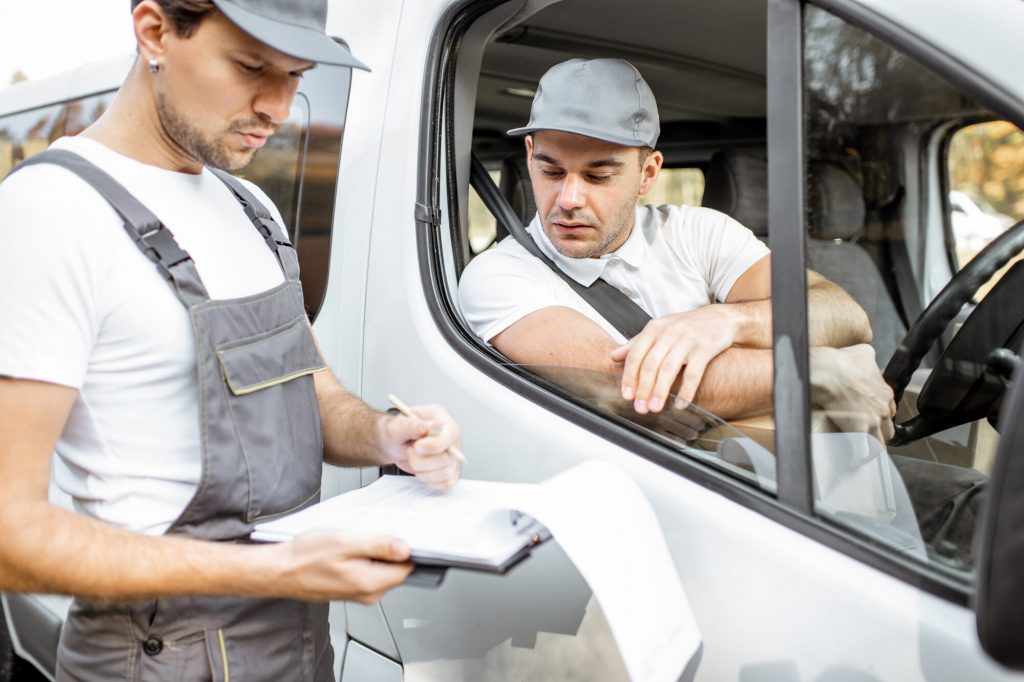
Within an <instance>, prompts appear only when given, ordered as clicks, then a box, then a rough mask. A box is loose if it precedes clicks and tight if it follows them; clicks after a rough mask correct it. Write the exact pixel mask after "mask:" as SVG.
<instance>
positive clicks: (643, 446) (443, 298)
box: [410, 0, 971, 607]
mask: <svg viewBox="0 0 1024 682" xmlns="http://www.w3.org/2000/svg"><path fill="white" fill-rule="evenodd" d="M508 1H509V0H463V1H462V2H457V3H453V4H452V5H451V6H449V7H448V8H447V9H446V11H445V12H444V13H443V14H442V15H441V17H440V18H439V19H438V22H437V24H435V26H434V29H433V32H432V35H431V40H430V44H429V47H428V54H427V58H426V60H425V64H426V66H425V70H424V81H423V99H422V102H421V107H420V116H421V118H420V139H419V143H418V153H417V167H416V176H417V177H416V203H415V205H414V206H412V207H410V212H411V213H412V217H414V219H415V221H416V223H417V225H416V245H417V255H418V262H419V269H420V280H421V283H422V286H423V291H424V295H425V299H426V303H427V307H428V309H429V311H430V314H431V317H432V318H433V320H434V323H435V324H436V325H437V329H438V331H439V332H440V333H441V335H442V336H443V337H444V338H445V340H446V342H447V343H448V344H449V345H450V346H451V347H452V348H453V350H455V351H456V352H457V353H458V354H459V355H460V356H462V357H463V358H464V359H465V360H466V361H467V362H468V363H469V364H470V365H471V366H472V367H474V368H475V369H476V370H478V371H480V372H481V373H482V374H484V375H486V376H487V377H489V378H491V379H493V380H494V381H496V382H498V383H500V384H501V385H503V386H505V387H506V388H509V389H510V390H512V391H515V392H516V393H518V394H519V395H521V396H523V397H524V398H526V399H528V400H530V401H531V402H534V403H536V404H538V405H540V406H542V407H544V408H545V409H546V410H548V411H549V412H552V413H553V414H556V415H558V416H559V417H562V418H563V419H566V420H567V421H569V422H571V423H574V424H579V425H582V426H583V427H584V428H586V429H587V430H589V431H590V432H591V433H594V434H595V435H597V436H599V437H601V438H604V439H605V440H608V441H609V442H611V443H613V444H614V445H617V446H619V447H622V448H624V449H626V450H629V451H631V452H633V453H635V454H636V455H638V456H640V457H643V458H645V459H647V460H649V461H651V462H653V463H655V464H658V465H659V466H661V467H663V468H665V469H666V470H668V471H671V472H672V473H675V474H677V475H679V476H682V477H683V478H685V479H687V480H689V481H692V482H694V483H696V484H698V485H700V486H702V487H704V488H707V489H709V490H711V491H713V492H715V493H717V494H719V495H721V496H723V497H724V498H726V499H728V500H730V501H732V502H735V503H737V504H739V505H741V506H743V507H745V508H747V509H749V510H751V511H753V512H755V513H758V514H760V515H762V516H764V517H766V518H768V519H770V520H772V521H775V522H777V523H779V524H781V525H782V526H784V527H786V528H788V529H790V530H792V531H794V532H796V533H799V534H800V535H803V536H804V537H806V538H808V539H809V540H811V541H814V542H818V543H820V544H822V545H824V546H826V547H828V548H830V549H833V550H835V551H837V552H840V553H841V554H843V555H845V556H848V557H850V558H852V559H854V560H856V561H859V562H861V563H863V564H865V565H867V566H870V567H871V568H874V569H876V570H878V571H880V572H882V573H884V574H886V575H889V576H891V577H893V578H896V579H898V580H900V581H901V582H903V583H906V584H908V585H910V586H912V587H915V588H917V589H919V590H922V591H923V592H926V593H928V594H931V595H933V596H936V597H938V598H940V599H944V600H946V601H949V602H951V603H954V604H957V605H959V606H963V607H969V605H970V602H969V600H970V597H971V594H970V593H969V592H968V587H967V585H965V583H964V582H963V581H962V580H961V579H960V578H958V577H956V576H953V575H951V574H949V573H946V572H944V571H942V570H941V569H939V568H937V567H935V566H931V565H925V564H922V563H920V562H918V561H916V560H914V559H911V558H909V557H905V556H901V555H898V554H894V553H893V552H892V550H891V548H889V547H887V546H884V545H881V544H879V543H878V542H877V541H875V540H874V539H873V538H871V537H868V536H865V535H861V534H858V533H857V532H856V531H853V530H850V529H846V528H842V527H839V526H836V525H833V524H831V523H828V522H826V521H824V520H823V519H822V518H820V517H818V516H814V515H808V514H805V513H803V512H801V511H799V510H797V509H794V508H793V507H792V506H789V505H786V504H783V503H782V502H780V501H779V500H778V499H776V498H775V497H772V496H770V495H768V494H766V493H764V492H762V491H759V490H754V489H752V488H751V487H750V486H748V485H746V484H744V483H743V482H742V481H740V480H738V479H735V478H733V477H731V476H729V475H727V474H725V473H724V472H721V471H718V470H716V469H713V468H711V467H709V466H707V465H705V464H701V463H699V462H697V461H696V460H694V459H691V458H688V457H680V456H678V455H675V454H672V453H670V451H669V450H668V449H667V448H666V447H665V446H664V445H662V444H659V443H657V442H656V441H654V440H653V439H652V438H650V437H648V436H645V435H642V434H641V433H640V432H639V430H638V429H632V428H629V427H628V426H625V425H622V424H618V423H616V422H614V421H612V420H611V419H609V418H608V416H607V415H606V414H604V413H600V414H598V413H597V412H596V411H595V410H594V409H592V408H588V407H587V406H586V405H584V404H582V403H581V402H579V401H576V400H573V399H572V398H571V397H569V396H566V395H559V394H557V393H555V392H552V391H550V390H548V389H546V388H542V387H541V386H539V385H538V384H537V382H536V380H535V379H534V378H532V377H531V375H529V374H528V373H527V372H526V371H525V370H524V369H522V368H519V367H517V366H515V365H511V364H509V362H508V361H507V360H506V359H504V358H503V357H502V356H500V355H499V354H498V353H496V352H494V351H493V350H491V349H489V348H486V347H485V346H484V345H483V344H481V343H480V342H479V340H477V339H476V337H475V336H473V334H472V332H471V331H470V330H468V329H467V328H466V327H464V326H463V325H462V324H460V323H459V322H458V321H457V320H458V319H459V317H458V313H457V308H456V303H455V301H453V300H452V298H451V296H450V292H449V289H448V286H447V284H446V281H445V279H444V278H445V273H444V264H443V262H442V257H443V253H442V234H441V231H442V230H444V229H447V226H446V225H442V223H441V209H440V201H441V197H440V180H441V160H442V149H441V146H442V145H441V132H442V125H443V120H444V119H443V115H442V114H443V104H444V102H443V97H442V85H443V83H444V82H445V77H446V76H448V75H450V74H449V70H450V69H454V66H455V61H456V59H455V58H456V57H457V54H458V42H459V39H460V38H461V36H462V35H463V34H464V33H465V31H466V29H468V27H469V26H470V25H471V24H472V23H473V22H474V21H475V20H476V19H477V18H479V17H480V16H481V15H483V14H484V13H486V12H487V11H489V10H491V9H493V8H495V7H497V6H498V5H501V4H503V3H505V2H508ZM447 138H448V139H449V140H450V139H451V136H447ZM444 151H445V156H447V153H449V152H450V151H451V150H444Z"/></svg>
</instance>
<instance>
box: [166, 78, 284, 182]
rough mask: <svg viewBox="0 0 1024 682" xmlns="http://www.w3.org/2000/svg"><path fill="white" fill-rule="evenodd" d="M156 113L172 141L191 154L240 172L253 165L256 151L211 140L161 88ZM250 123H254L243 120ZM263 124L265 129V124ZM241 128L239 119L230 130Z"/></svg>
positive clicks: (203, 161) (195, 157) (201, 160)
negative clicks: (181, 111)
mask: <svg viewBox="0 0 1024 682" xmlns="http://www.w3.org/2000/svg"><path fill="white" fill-rule="evenodd" d="M156 114H157V117H158V119H159V121H160V125H161V126H162V127H163V129H164V132H165V133H166V134H167V136H168V137H170V138H171V141H172V142H173V143H174V144H175V145H177V146H178V147H179V148H180V149H181V150H182V151H184V152H185V153H186V154H188V155H189V156H190V157H192V158H193V159H195V160H196V161H198V162H199V163H201V164H203V165H204V166H211V167H213V168H220V169H223V170H226V171H237V170H239V169H241V168H244V167H246V166H248V165H249V162H251V161H252V159H253V156H255V150H253V151H251V152H249V153H248V154H245V153H244V152H234V153H233V152H232V151H231V150H230V149H228V147H227V145H226V144H224V143H223V142H219V141H217V140H213V139H210V138H208V137H206V136H204V135H203V133H202V132H200V131H199V130H198V129H197V128H196V127H195V126H193V125H192V124H191V123H189V121H188V120H187V119H186V118H185V117H184V116H183V115H182V114H181V113H180V112H179V111H178V110H177V109H175V108H174V106H173V105H172V104H171V103H170V101H168V99H167V97H166V96H165V95H164V93H163V92H162V91H160V90H157V92H156ZM241 123H244V124H246V125H250V124H251V122H249V121H244V122H241ZM258 125H259V127H261V128H265V127H266V125H265V124H263V123H259V124H258ZM236 127H240V126H239V123H238V122H235V123H232V125H231V126H230V128H229V130H231V129H234V128H236Z"/></svg>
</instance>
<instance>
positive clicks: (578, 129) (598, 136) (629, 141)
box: [505, 125, 648, 147]
mask: <svg viewBox="0 0 1024 682" xmlns="http://www.w3.org/2000/svg"><path fill="white" fill-rule="evenodd" d="M539 130H555V131H557V132H560V133H572V134H573V135H582V136H583V137H592V138H594V139H595V140H602V141H603V142H611V143H612V144H621V145H623V146H626V147H646V146H648V144H647V143H646V142H644V141H643V140H638V139H637V138H635V137H618V136H616V135H608V134H607V133H602V132H600V131H597V130H590V129H589V128H584V127H582V126H571V125H565V126H558V125H551V126H527V127H525V128H513V129H512V130H509V131H507V132H506V133H505V134H506V135H509V136H512V137H518V136H521V135H529V134H530V133H535V132H537V131H539Z"/></svg>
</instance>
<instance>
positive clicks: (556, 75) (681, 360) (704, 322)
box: [459, 59, 895, 440]
mask: <svg viewBox="0 0 1024 682" xmlns="http://www.w3.org/2000/svg"><path fill="white" fill-rule="evenodd" d="M659 132H660V127H659V118H658V111H657V105H656V103H655V100H654V95H653V94H652V93H651V90H650V88H649V87H648V85H647V83H646V82H645V81H644V79H643V78H642V76H641V75H640V73H639V72H638V71H637V70H636V68H634V67H633V66H632V65H631V64H629V63H628V62H625V61H622V60H619V59H595V60H589V61H587V60H582V59H574V60H570V61H568V62H563V63H561V64H558V65H556V66H554V67H553V68H551V69H550V70H549V71H548V72H547V73H546V74H545V75H544V77H543V78H541V80H540V83H539V85H538V88H537V94H536V96H535V97H534V100H533V107H532V110H531V114H530V121H529V124H528V125H527V126H526V127H523V128H517V129H515V130H511V131H509V134H510V135H516V136H518V135H523V136H525V143H526V155H527V161H528V165H529V172H530V180H531V184H532V187H533V193H534V197H535V198H536V202H537V209H538V213H537V215H536V216H535V217H534V218H533V221H532V222H531V223H530V225H529V228H528V229H529V232H530V235H531V237H532V238H533V240H534V241H535V242H536V244H537V246H538V247H539V248H540V250H541V251H542V252H543V253H544V254H545V255H547V256H548V258H550V259H551V260H552V261H553V262H554V263H555V264H556V265H557V267H559V268H561V269H562V270H563V272H565V273H566V274H568V275H569V276H570V277H571V278H573V279H574V280H576V281H577V282H579V283H581V284H583V285H584V286H589V285H590V284H592V283H593V282H594V281H595V280H596V279H597V278H602V279H604V280H605V281H607V282H608V283H609V284H611V285H612V286H614V287H615V288H616V289H618V290H619V291H621V292H622V293H623V294H625V295H626V296H628V297H629V298H630V299H631V300H632V301H633V302H635V303H636V304H638V305H639V306H640V307H641V308H643V309H644V310H645V311H646V312H647V313H648V314H649V315H650V316H651V317H652V320H651V321H650V322H649V323H648V324H647V325H646V327H645V328H644V329H643V331H642V332H640V333H639V334H637V335H636V336H633V337H632V338H630V339H626V338H625V337H624V336H623V335H622V334H621V333H620V332H619V331H617V330H616V329H615V327H613V326H612V325H611V324H609V323H608V322H607V321H606V320H605V319H604V318H603V317H602V316H601V315H600V314H598V313H597V312H596V311H595V310H594V309H593V308H592V307H591V306H590V305H589V304H588V303H586V302H585V301H584V300H583V299H582V298H581V297H580V296H579V295H578V294H576V293H575V292H574V291H573V290H572V289H571V288H570V287H569V285H568V284H566V282H564V281H563V280H562V278H561V277H559V276H558V274H557V273H555V272H553V271H552V270H551V269H550V268H549V267H548V266H547V265H546V264H545V263H544V262H542V261H541V260H539V259H538V258H536V257H534V256H533V255H531V254H530V253H529V252H528V251H527V250H526V249H525V248H524V247H523V246H521V245H520V244H519V243H518V242H516V240H515V239H514V238H511V237H509V238H507V239H505V240H503V241H502V242H501V243H500V244H499V245H498V246H497V247H496V248H494V249H491V250H489V251H486V252H484V253H483V254H481V255H479V256H478V257H477V258H475V259H474V260H473V261H472V262H471V263H470V264H469V266H468V267H467V269H466V271H465V273H464V274H463V277H462V280H461V283H460V287H459V299H460V302H461V306H462V311H463V313H464V315H465V317H466V320H467V321H468V322H469V324H470V325H471V326H472V328H473V330H474V332H475V333H476V334H477V335H478V336H480V338H482V339H483V340H484V341H485V342H487V343H490V344H492V345H493V346H494V347H495V348H497V349H498V350H499V351H501V352H502V353H504V354H505V355H506V356H508V357H509V358H510V359H511V360H513V361H514V362H517V363H522V364H531V365H562V366H570V367H582V368H587V369H597V370H604V371H608V372H621V373H622V385H621V389H622V397H623V398H624V399H625V400H629V401H633V404H634V407H635V409H636V411H637V412H639V413H641V414H646V413H649V412H659V411H661V410H663V409H664V408H665V407H666V406H667V405H666V403H667V401H668V400H669V398H670V396H671V395H673V394H674V395H676V396H677V398H676V403H675V407H682V406H684V405H685V404H686V402H687V401H693V402H695V403H697V404H698V405H701V406H702V407H704V408H706V409H708V410H710V411H711V412H713V413H715V414H717V415H719V416H721V417H723V418H727V419H728V418H735V417H739V416H744V415H749V414H756V413H759V412H764V411H766V410H768V409H769V408H770V407H771V387H772V357H771V343H772V330H771V313H772V307H771V300H770V294H771V291H770V270H771V264H770V262H771V256H770V254H769V251H768V248H767V247H766V246H764V245H763V244H762V243H761V242H760V241H758V240H757V239H756V238H755V237H754V235H753V234H752V233H751V232H750V230H748V229H747V228H745V227H743V226H742V225H740V224H739V223H738V222H736V221H735V220H733V219H732V218H730V217H728V216H726V215H725V214H723V213H719V212H717V211H714V210H711V209H707V208H698V207H691V206H643V205H637V198H638V197H640V196H644V195H646V194H648V193H649V192H650V191H651V189H652V188H653V187H654V185H655V182H656V181H657V179H658V173H659V171H660V169H661V165H662V162H663V156H662V154H661V153H660V152H658V151H656V144H657V140H658V135H659ZM808 283H809V289H808V305H809V316H810V343H811V346H812V349H811V363H812V367H813V371H812V372H811V378H812V381H813V383H814V400H815V402H816V403H817V404H818V405H819V406H820V407H822V408H823V409H825V410H826V411H827V412H828V413H829V414H830V416H832V417H833V419H835V420H836V421H838V422H840V426H841V427H842V428H843V429H844V430H859V431H869V432H872V433H874V434H875V435H876V436H878V437H880V438H882V439H883V440H888V438H889V437H890V436H891V435H892V416H893V414H894V413H895V405H894V404H893V401H892V391H891V390H890V389H889V387H888V386H887V385H886V384H885V382H884V381H883V380H882V377H881V374H880V373H879V371H878V368H877V366H876V364H875V359H874V351H873V350H872V348H871V346H869V345H867V343H868V342H869V341H870V340H871V328H870V325H869V323H868V319H867V316H866V315H865V313H864V311H863V310H862V309H861V308H860V307H859V306H858V305H857V304H856V303H855V302H854V301H853V299H851V298H850V297H849V296H848V295H847V294H846V292H844V291H843V290H842V289H841V288H839V287H838V286H836V285H834V284H832V283H831V282H829V281H827V280H826V279H824V278H823V277H821V276H820V275H817V274H816V273H813V272H809V273H808Z"/></svg>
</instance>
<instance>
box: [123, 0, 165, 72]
mask: <svg viewBox="0 0 1024 682" xmlns="http://www.w3.org/2000/svg"><path fill="white" fill-rule="evenodd" d="M132 22H133V24H134V26H135V41H136V43H137V44H138V48H139V55H140V56H141V57H142V59H143V61H149V60H150V59H156V60H158V61H159V60H160V59H161V58H162V57H163V56H164V52H165V51H166V39H167V35H168V34H169V33H171V32H172V31H173V27H172V26H171V21H170V19H168V18H167V15H166V14H164V11H163V9H162V8H161V7H160V5H158V4H157V3H156V2H154V0H143V2H140V3H139V4H138V6H136V8H135V9H134V10H132Z"/></svg>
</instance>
